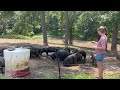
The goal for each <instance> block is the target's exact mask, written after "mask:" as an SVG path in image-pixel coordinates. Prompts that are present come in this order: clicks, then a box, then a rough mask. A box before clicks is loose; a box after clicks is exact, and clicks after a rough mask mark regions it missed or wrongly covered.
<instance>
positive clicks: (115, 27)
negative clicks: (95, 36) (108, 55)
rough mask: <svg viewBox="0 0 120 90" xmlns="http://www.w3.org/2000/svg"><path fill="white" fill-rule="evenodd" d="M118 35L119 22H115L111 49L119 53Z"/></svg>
mask: <svg viewBox="0 0 120 90" xmlns="http://www.w3.org/2000/svg"><path fill="white" fill-rule="evenodd" d="M117 36H118V24H115V25H114V27H113V32H112V45H111V51H112V52H114V53H117Z"/></svg>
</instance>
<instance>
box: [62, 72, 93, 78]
mask: <svg viewBox="0 0 120 90" xmlns="http://www.w3.org/2000/svg"><path fill="white" fill-rule="evenodd" d="M64 79H94V77H93V76H92V75H88V74H83V73H81V74H77V75H74V74H72V73H71V74H67V75H65V76H64Z"/></svg>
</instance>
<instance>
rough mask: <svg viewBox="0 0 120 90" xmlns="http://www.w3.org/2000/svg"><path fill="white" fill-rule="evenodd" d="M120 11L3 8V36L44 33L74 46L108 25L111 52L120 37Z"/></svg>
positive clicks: (0, 19) (0, 32)
mask: <svg viewBox="0 0 120 90" xmlns="http://www.w3.org/2000/svg"><path fill="white" fill-rule="evenodd" d="M119 23H120V12H119V11H0V35H6V34H15V35H24V36H33V35H36V34H38V33H42V34H43V44H44V45H45V46H47V45H48V43H47V35H48V34H50V35H52V36H56V37H61V38H64V39H65V45H66V46H68V45H72V41H73V40H74V39H78V40H97V37H96V34H95V33H97V32H96V29H97V28H98V27H99V26H101V25H102V26H106V27H107V29H108V31H107V35H108V38H109V42H111V43H112V46H111V51H114V52H117V43H118V41H119V40H120V34H119V33H120V30H119V27H120V24H119Z"/></svg>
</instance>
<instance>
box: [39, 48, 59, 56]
mask: <svg viewBox="0 0 120 90" xmlns="http://www.w3.org/2000/svg"><path fill="white" fill-rule="evenodd" d="M44 52H45V53H46V55H47V56H49V54H48V53H49V52H57V48H56V47H44V48H41V52H40V53H41V55H42V53H44Z"/></svg>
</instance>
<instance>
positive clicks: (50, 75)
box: [43, 70, 59, 79]
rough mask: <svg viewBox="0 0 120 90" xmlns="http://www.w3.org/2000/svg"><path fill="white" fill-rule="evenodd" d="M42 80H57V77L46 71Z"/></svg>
mask: <svg viewBox="0 0 120 90" xmlns="http://www.w3.org/2000/svg"><path fill="white" fill-rule="evenodd" d="M43 79H59V78H58V75H55V74H54V73H52V72H50V71H47V70H46V71H44V72H43Z"/></svg>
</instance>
